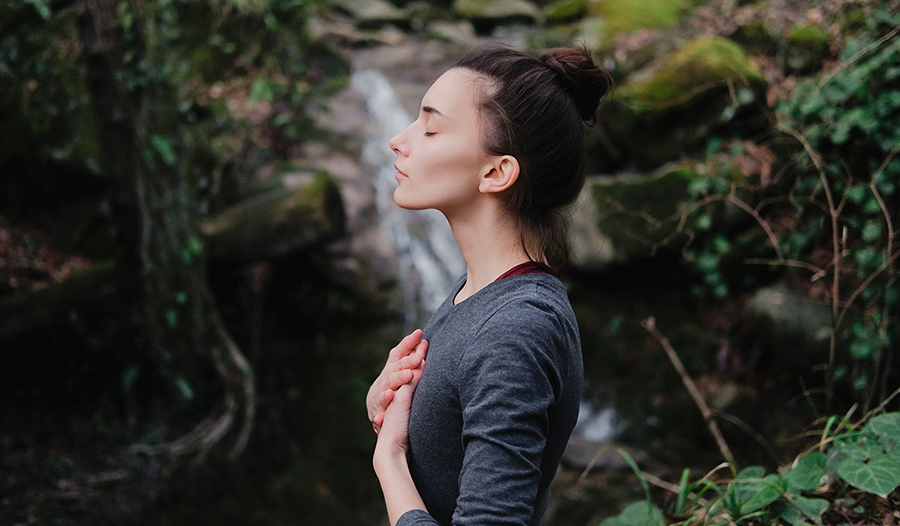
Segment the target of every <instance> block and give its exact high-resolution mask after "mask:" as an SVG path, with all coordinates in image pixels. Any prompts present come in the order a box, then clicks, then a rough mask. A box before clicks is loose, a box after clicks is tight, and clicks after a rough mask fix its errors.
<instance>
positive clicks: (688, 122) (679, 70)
mask: <svg viewBox="0 0 900 526" xmlns="http://www.w3.org/2000/svg"><path fill="white" fill-rule="evenodd" d="M765 90H766V81H765V79H764V78H763V76H762V74H761V73H760V72H759V70H758V69H757V68H756V67H754V66H753V65H752V64H751V63H750V62H749V60H748V59H747V56H746V55H745V54H744V52H743V50H741V48H740V46H738V45H737V44H736V43H734V42H732V41H730V40H728V39H724V38H720V37H704V38H700V39H697V40H694V41H692V42H690V43H688V44H687V45H685V46H684V47H683V48H681V49H679V50H678V51H676V52H674V53H673V54H671V55H669V56H666V57H664V58H663V59H662V60H660V61H658V62H656V63H654V65H651V66H649V67H647V68H645V69H644V70H642V71H640V72H637V73H635V74H633V75H632V76H631V77H630V78H629V79H628V80H627V82H625V83H624V84H623V85H621V86H619V87H618V88H617V90H616V92H615V97H614V98H613V99H612V100H610V101H609V103H608V104H606V105H604V106H603V108H602V111H601V120H600V125H599V126H598V127H597V128H598V132H596V133H601V134H603V135H604V136H605V137H606V139H607V142H608V147H609V151H603V150H602V148H603V145H602V144H600V145H598V147H599V148H601V151H594V152H591V153H590V154H589V155H600V156H609V157H619V158H623V159H629V160H630V161H631V162H633V163H634V164H636V165H637V166H638V167H639V168H641V169H647V168H650V169H652V168H655V167H657V166H660V165H662V164H663V163H665V162H667V161H672V160H674V159H677V158H679V157H681V156H684V155H690V154H691V153H695V152H698V151H699V150H701V149H702V148H703V146H704V145H705V143H706V140H707V137H708V135H709V133H710V131H712V130H714V129H715V128H717V127H719V126H722V125H724V124H729V123H730V124H731V125H732V127H734V122H735V120H736V118H737V117H741V118H742V119H741V122H742V123H747V124H744V126H748V125H762V124H764V122H763V119H762V117H763V115H764V111H765ZM754 117H759V119H754Z"/></svg>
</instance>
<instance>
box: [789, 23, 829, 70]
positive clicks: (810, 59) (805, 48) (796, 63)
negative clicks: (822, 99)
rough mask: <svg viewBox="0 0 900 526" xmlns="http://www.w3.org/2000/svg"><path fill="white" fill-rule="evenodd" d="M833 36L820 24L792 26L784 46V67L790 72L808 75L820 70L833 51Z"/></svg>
mask: <svg viewBox="0 0 900 526" xmlns="http://www.w3.org/2000/svg"><path fill="white" fill-rule="evenodd" d="M830 50H831V37H830V36H828V33H826V32H825V30H824V29H822V28H821V27H819V26H815V25H811V24H804V25H798V26H794V27H793V28H791V31H790V33H788V38H787V42H786V43H785V47H784V67H785V70H787V72H788V73H793V74H797V75H806V74H809V73H813V72H815V71H817V70H819V69H820V68H821V67H822V61H823V60H825V59H826V58H827V57H828V56H829V55H830V53H831V51H830Z"/></svg>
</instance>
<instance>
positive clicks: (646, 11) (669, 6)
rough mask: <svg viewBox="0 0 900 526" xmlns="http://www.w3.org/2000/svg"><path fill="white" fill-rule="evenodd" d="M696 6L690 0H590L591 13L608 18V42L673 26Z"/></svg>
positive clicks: (590, 14)
mask: <svg viewBox="0 0 900 526" xmlns="http://www.w3.org/2000/svg"><path fill="white" fill-rule="evenodd" d="M694 7H695V3H694V2H692V1H689V0H589V2H588V7H587V14H588V15H589V16H598V17H601V18H603V20H604V34H605V35H606V39H605V42H606V43H609V41H611V39H612V38H613V37H615V36H616V35H622V34H627V33H631V32H633V31H636V30H638V29H643V28H649V29H662V28H665V27H669V26H671V25H673V24H675V23H676V22H678V21H679V20H681V19H682V18H683V17H684V16H685V15H687V14H689V13H690V12H691V11H692V10H693V9H694Z"/></svg>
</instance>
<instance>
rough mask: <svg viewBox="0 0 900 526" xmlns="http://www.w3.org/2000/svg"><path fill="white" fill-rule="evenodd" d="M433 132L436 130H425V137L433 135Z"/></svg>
mask: <svg viewBox="0 0 900 526" xmlns="http://www.w3.org/2000/svg"><path fill="white" fill-rule="evenodd" d="M435 133H436V132H425V137H431V136H432V135H434V134H435Z"/></svg>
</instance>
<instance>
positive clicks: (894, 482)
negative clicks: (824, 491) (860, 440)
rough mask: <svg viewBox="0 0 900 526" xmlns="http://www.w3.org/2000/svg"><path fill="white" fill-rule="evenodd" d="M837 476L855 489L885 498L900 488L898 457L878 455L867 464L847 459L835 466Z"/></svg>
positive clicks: (899, 462)
mask: <svg viewBox="0 0 900 526" xmlns="http://www.w3.org/2000/svg"><path fill="white" fill-rule="evenodd" d="M837 474H838V476H840V477H841V478H842V479H843V480H844V481H845V482H847V483H848V484H850V485H851V486H854V487H855V488H858V489H861V490H863V491H867V492H869V493H874V494H875V495H878V496H879V497H882V498H887V496H888V494H889V493H890V492H892V491H894V489H895V488H896V487H897V486H900V455H894V454H880V455H876V456H873V457H872V458H870V459H869V461H868V462H863V461H862V460H859V459H855V458H847V459H844V460H842V461H841V462H840V463H839V464H838V465H837Z"/></svg>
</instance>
